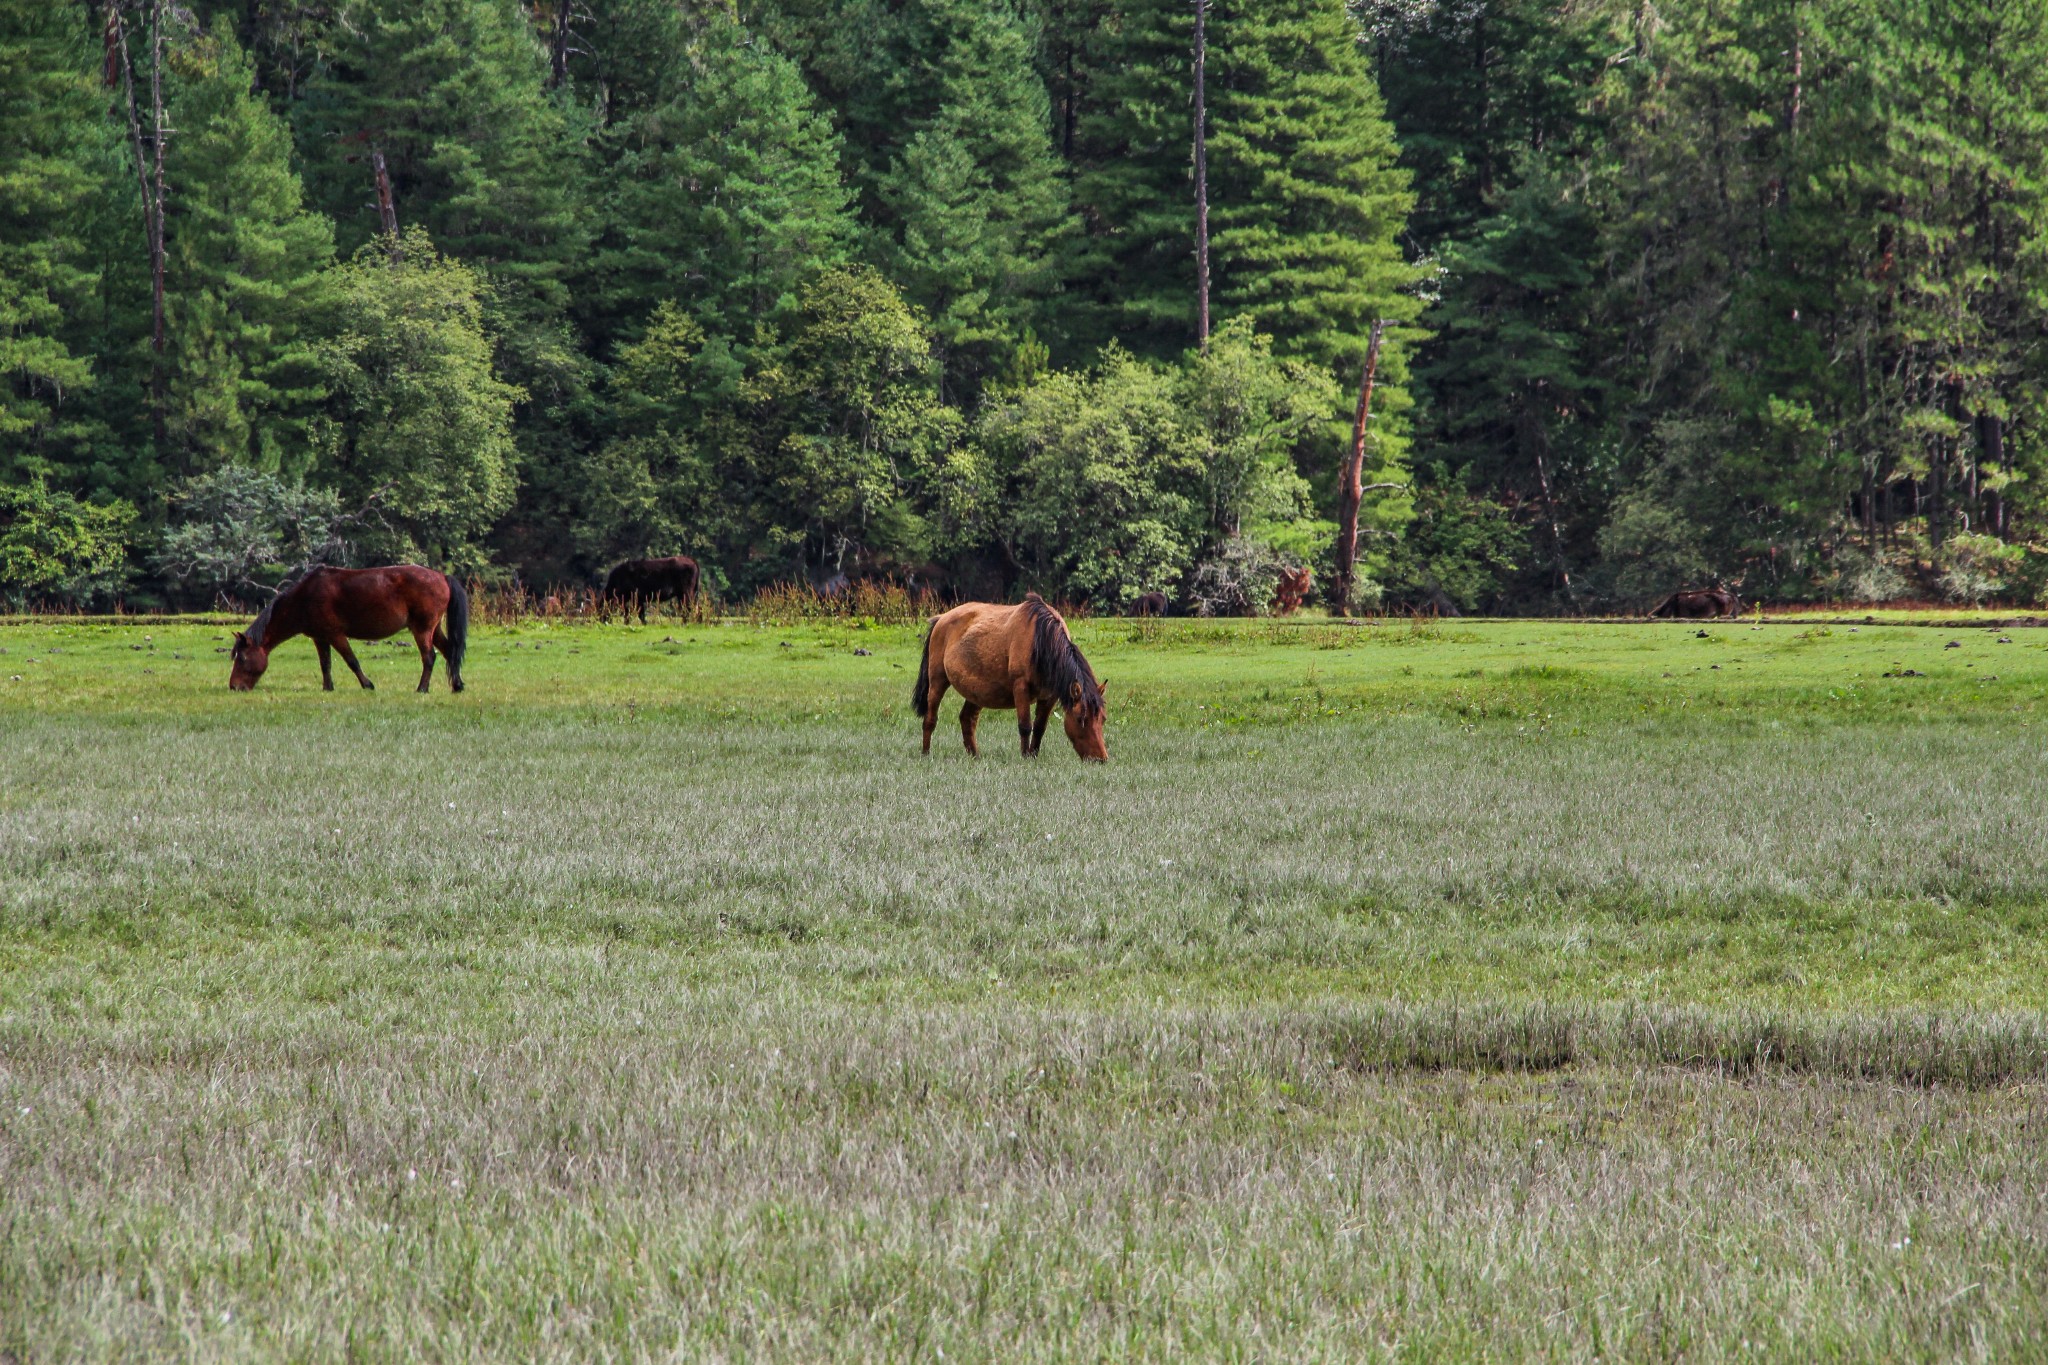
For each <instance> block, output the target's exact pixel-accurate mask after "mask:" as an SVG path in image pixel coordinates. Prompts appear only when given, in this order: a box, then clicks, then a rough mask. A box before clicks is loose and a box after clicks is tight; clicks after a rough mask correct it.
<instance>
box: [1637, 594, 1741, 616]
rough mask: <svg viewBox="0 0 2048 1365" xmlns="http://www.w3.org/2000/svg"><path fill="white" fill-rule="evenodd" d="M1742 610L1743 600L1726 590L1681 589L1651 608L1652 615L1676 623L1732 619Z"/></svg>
mask: <svg viewBox="0 0 2048 1365" xmlns="http://www.w3.org/2000/svg"><path fill="white" fill-rule="evenodd" d="M1741 610H1742V599H1741V598H1739V597H1737V596H1736V595H1735V594H1734V593H1732V592H1730V591H1728V590H1727V589H1726V588H1681V589H1679V590H1678V591H1677V592H1675V593H1672V594H1671V596H1669V597H1667V598H1665V599H1664V600H1663V601H1662V602H1659V603H1658V604H1657V605H1656V606H1654V607H1652V608H1650V615H1652V616H1663V617H1668V618H1670V619H1671V620H1674V621H1704V620H1707V619H1709V618H1711V617H1716V616H1728V617H1732V616H1734V615H1735V614H1736V613H1737V612H1739V611H1741Z"/></svg>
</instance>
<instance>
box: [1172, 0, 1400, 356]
mask: <svg viewBox="0 0 2048 1365" xmlns="http://www.w3.org/2000/svg"><path fill="white" fill-rule="evenodd" d="M1208 25H1209V0H1195V341H1196V343H1197V344H1198V345H1199V346H1200V347H1201V348H1202V349H1203V350H1205V351H1206V350H1208V349H1209V111H1208V105H1207V103H1206V102H1205V99H1204V95H1205V91H1204V86H1205V84H1206V77H1207V74H1208V60H1209V43H1208ZM1375 326H1377V324H1375Z"/></svg>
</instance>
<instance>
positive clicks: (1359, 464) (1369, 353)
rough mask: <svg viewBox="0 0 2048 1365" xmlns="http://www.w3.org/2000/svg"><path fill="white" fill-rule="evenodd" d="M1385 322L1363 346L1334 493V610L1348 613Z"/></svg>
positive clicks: (1376, 321) (1377, 324) (1378, 323)
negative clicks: (1355, 402) (1353, 406)
mask: <svg viewBox="0 0 2048 1365" xmlns="http://www.w3.org/2000/svg"><path fill="white" fill-rule="evenodd" d="M1386 333H1387V324H1386V320H1385V319H1384V318H1374V319H1373V323H1372V331H1371V332H1370V334H1369V335H1368V337H1367V340H1366V343H1365V368H1364V369H1363V370H1362V371H1361V372H1360V374H1359V376H1358V415H1357V416H1356V417H1354V418H1353V419H1352V421H1351V450H1350V452H1349V453H1348V454H1347V455H1346V456H1345V459H1344V477H1343V478H1342V479H1341V480H1339V482H1338V490H1337V582H1336V585H1335V591H1336V594H1337V609H1338V610H1339V611H1344V612H1348V611H1350V610H1351V590H1352V586H1353V583H1354V581H1355V579H1356V577H1357V568H1358V509H1359V504H1360V503H1362V502H1363V501H1364V500H1365V489H1364V487H1363V485H1362V484H1361V482H1360V480H1361V479H1362V478H1363V477H1364V473H1365V433H1366V424H1367V423H1369V422H1370V421H1371V420H1372V383H1373V377H1374V375H1376V374H1377V373H1378V372H1379V367H1380V341H1381V340H1382V339H1383V338H1384V337H1385V336H1386Z"/></svg>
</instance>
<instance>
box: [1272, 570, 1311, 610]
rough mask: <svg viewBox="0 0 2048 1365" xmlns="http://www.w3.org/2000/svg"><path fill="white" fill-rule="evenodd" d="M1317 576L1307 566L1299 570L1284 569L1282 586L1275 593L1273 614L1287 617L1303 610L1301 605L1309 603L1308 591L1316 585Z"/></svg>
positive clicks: (1281, 577) (1281, 580)
mask: <svg viewBox="0 0 2048 1365" xmlns="http://www.w3.org/2000/svg"><path fill="white" fill-rule="evenodd" d="M1315 581H1316V580H1315V575H1314V574H1312V573H1310V572H1309V571H1308V568H1307V566H1306V565H1304V566H1303V567H1301V568H1299V569H1282V570H1281V571H1280V586H1279V588H1278V589H1276V590H1275V591H1274V593H1273V614H1274V615H1275V616H1285V615H1287V614H1288V613H1289V612H1291V611H1299V610H1301V604H1302V603H1304V602H1306V601H1308V591H1309V588H1310V587H1311V586H1313V585H1314V583H1315Z"/></svg>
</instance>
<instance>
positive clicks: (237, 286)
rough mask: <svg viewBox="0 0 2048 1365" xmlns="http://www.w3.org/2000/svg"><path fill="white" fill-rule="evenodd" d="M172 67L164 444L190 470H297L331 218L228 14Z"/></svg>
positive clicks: (303, 462)
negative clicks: (316, 209) (306, 188)
mask: <svg viewBox="0 0 2048 1365" xmlns="http://www.w3.org/2000/svg"><path fill="white" fill-rule="evenodd" d="M173 69H174V71H175V72H176V74H177V78H178V79H177V82H176V93H175V95H174V97H173V99H172V104H171V109H172V119H173V123H174V126H175V127H176V128H177V129H178V138H177V141H176V142H175V143H174V145H173V146H172V148H171V152H170V160H169V167H168V170H169V175H170V178H171V181H172V183H173V184H174V185H175V186H176V188H177V193H176V195H175V196H174V197H172V198H171V199H170V200H169V212H168V216H167V221H166V235H167V237H168V239H169V247H168V251H169V262H168V268H167V274H168V277H169V280H168V293H169V306H168V313H169V318H168V338H169V339H168V347H169V351H170V354H169V356H168V357H167V371H168V382H167V385H166V387H167V391H168V403H167V416H168V421H167V426H168V431H169V434H170V437H171V441H172V444H173V450H172V451H168V452H165V456H166V459H167V461H168V463H169V464H170V466H171V468H172V470H173V471H174V472H177V473H182V474H187V475H189V474H193V473H198V472H203V471H206V470H209V469H212V468H215V467H218V466H219V465H222V464H226V463H240V464H247V465H251V466H253V467H255V468H259V469H265V470H283V471H284V472H287V473H290V474H292V475H294V476H298V475H303V474H304V473H305V472H306V467H307V461H308V459H309V458H310V442H309V433H308V427H307V423H308V419H309V408H310V404H311V403H312V402H313V401H314V400H315V399H316V398H317V396H318V394H317V381H316V380H315V378H314V376H313V373H312V360H313V357H312V352H311V348H310V343H309V341H308V339H307V337H306V335H305V322H306V317H307V314H308V311H309V310H310V309H311V308H312V307H313V306H314V303H315V294H316V291H317V288H318V285H319V272H320V270H321V269H322V267H324V266H325V265H326V264H327V263H328V261H329V260H330V258H331V257H332V255H333V251H334V247H333V233H332V229H331V227H330V225H329V224H328V222H327V220H326V219H325V218H323V217H321V216H319V215H318V214H314V213H311V212H309V211H307V210H306V209H305V208H304V207H303V206H302V205H301V202H300V200H301V194H300V187H299V178H298V175H297V174H296V173H295V172H294V171H293V169H292V166H291V151H292V148H291V134H290V132H289V130H288V129H287V128H286V127H285V125H284V123H283V121H282V120H281V119H279V118H278V116H277V115H276V114H274V113H272V112H271V110H270V108H269V106H268V105H267V104H266V103H265V101H264V100H263V99H262V97H261V96H259V95H257V94H255V93H254V92H253V90H252V77H253V69H252V66H251V63H250V60H249V58H248V56H247V54H245V53H244V52H243V51H242V49H241V47H240V46H239V45H238V44H237V43H236V41H235V37H234V32H233V29H232V28H231V27H230V26H229V24H228V23H227V21H226V20H225V19H218V20H216V21H215V22H214V25H213V28H212V30H211V31H210V32H209V33H208V34H207V35H205V36H204V37H202V38H200V39H198V40H196V41H194V42H192V43H190V44H187V45H185V46H184V47H183V48H182V49H181V50H180V52H179V53H178V60H177V61H176V62H175V64H174V67H173Z"/></svg>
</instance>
